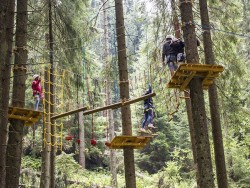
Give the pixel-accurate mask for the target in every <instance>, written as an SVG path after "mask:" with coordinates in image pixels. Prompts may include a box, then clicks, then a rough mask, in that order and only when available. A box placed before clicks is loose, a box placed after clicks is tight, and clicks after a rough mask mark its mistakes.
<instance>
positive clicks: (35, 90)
mask: <svg viewBox="0 0 250 188" xmlns="http://www.w3.org/2000/svg"><path fill="white" fill-rule="evenodd" d="M40 81H41V80H34V81H33V82H32V89H33V96H34V95H36V94H39V96H40V97H41V96H42V86H41V84H40Z"/></svg>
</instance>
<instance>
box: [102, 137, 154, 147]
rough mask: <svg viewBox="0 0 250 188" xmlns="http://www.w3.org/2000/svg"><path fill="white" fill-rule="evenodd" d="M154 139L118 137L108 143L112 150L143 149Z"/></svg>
mask: <svg viewBox="0 0 250 188" xmlns="http://www.w3.org/2000/svg"><path fill="white" fill-rule="evenodd" d="M152 138H153V136H125V135H123V136H116V137H115V138H114V139H113V140H112V141H111V142H109V143H107V144H106V146H108V147H109V148H110V149H125V148H129V149H142V148H144V147H145V146H146V145H147V143H148V142H149V141H150V140H151V139H152Z"/></svg>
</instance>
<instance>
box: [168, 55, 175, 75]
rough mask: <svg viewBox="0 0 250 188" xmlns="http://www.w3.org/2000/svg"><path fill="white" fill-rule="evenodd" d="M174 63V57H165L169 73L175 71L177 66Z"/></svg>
mask: <svg viewBox="0 0 250 188" xmlns="http://www.w3.org/2000/svg"><path fill="white" fill-rule="evenodd" d="M175 62H176V56H175V55H173V54H170V55H168V56H167V64H168V68H169V70H170V71H171V72H173V71H176V69H177V65H176V64H175Z"/></svg>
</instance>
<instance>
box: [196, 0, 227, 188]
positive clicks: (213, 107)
mask: <svg viewBox="0 0 250 188" xmlns="http://www.w3.org/2000/svg"><path fill="white" fill-rule="evenodd" d="M199 2H200V14H201V24H202V26H203V41H204V51H205V63H206V64H215V59H214V53H213V44H212V37H211V32H210V21H209V15H208V7H207V1H202V0H200V1H199ZM208 94H209V104H210V114H211V120H212V130H213V141H214V153H215V164H216V176H217V184H218V188H227V187H228V181H227V170H226V163H225V155H224V146H223V138H222V130H221V120H220V111H219V102H218V93H217V88H216V84H215V82H214V83H213V85H212V86H210V87H209V89H208Z"/></svg>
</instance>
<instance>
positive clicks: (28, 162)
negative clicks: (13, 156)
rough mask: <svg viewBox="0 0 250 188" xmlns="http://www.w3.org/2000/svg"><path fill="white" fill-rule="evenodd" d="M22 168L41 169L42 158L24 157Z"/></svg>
mask: <svg viewBox="0 0 250 188" xmlns="http://www.w3.org/2000/svg"><path fill="white" fill-rule="evenodd" d="M21 166H22V169H24V168H29V169H33V170H36V171H38V170H40V169H41V159H40V158H33V157H29V156H24V157H22V165H21Z"/></svg>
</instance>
